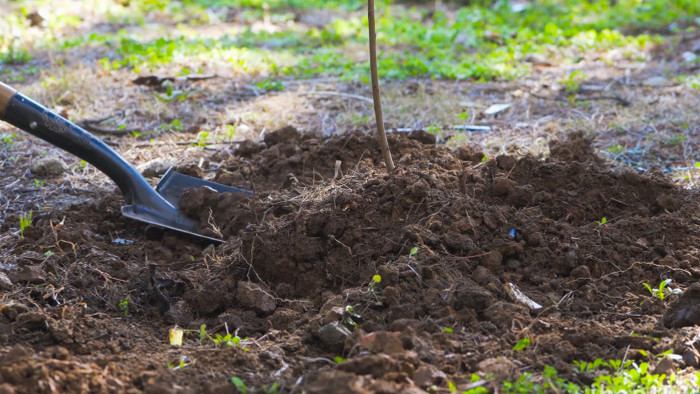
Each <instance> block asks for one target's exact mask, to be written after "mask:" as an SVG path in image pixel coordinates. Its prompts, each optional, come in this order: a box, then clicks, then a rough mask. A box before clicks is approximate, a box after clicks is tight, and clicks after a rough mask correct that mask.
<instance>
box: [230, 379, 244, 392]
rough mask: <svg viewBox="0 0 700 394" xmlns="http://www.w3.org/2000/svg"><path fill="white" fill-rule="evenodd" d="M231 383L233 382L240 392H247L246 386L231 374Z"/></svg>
mask: <svg viewBox="0 0 700 394" xmlns="http://www.w3.org/2000/svg"><path fill="white" fill-rule="evenodd" d="M231 383H233V385H234V386H236V388H237V389H238V391H240V392H241V393H243V394H246V393H247V392H248V387H247V386H246V385H245V383H243V381H242V380H241V379H240V378H239V377H238V376H233V377H232V378H231Z"/></svg>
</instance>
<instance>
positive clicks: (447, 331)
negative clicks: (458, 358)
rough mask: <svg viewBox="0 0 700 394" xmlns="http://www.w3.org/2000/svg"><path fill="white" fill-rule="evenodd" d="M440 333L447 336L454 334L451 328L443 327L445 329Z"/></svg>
mask: <svg viewBox="0 0 700 394" xmlns="http://www.w3.org/2000/svg"><path fill="white" fill-rule="evenodd" d="M442 332H446V333H448V334H452V333H453V332H454V330H453V329H452V327H445V328H443V329H442Z"/></svg>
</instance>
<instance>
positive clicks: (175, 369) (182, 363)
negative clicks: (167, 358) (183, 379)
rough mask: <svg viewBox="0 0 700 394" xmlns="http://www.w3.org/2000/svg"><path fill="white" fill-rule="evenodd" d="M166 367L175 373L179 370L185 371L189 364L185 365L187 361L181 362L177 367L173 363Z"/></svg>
mask: <svg viewBox="0 0 700 394" xmlns="http://www.w3.org/2000/svg"><path fill="white" fill-rule="evenodd" d="M166 365H167V367H168V368H170V369H172V370H173V371H177V370H178V369H183V368H185V367H186V366H187V364H185V360H180V363H179V364H177V365H173V364H171V363H167V364H166Z"/></svg>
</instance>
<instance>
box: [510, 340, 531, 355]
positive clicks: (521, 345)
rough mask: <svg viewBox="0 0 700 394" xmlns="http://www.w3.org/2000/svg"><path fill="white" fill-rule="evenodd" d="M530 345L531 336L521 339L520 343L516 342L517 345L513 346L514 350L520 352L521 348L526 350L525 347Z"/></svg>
mask: <svg viewBox="0 0 700 394" xmlns="http://www.w3.org/2000/svg"><path fill="white" fill-rule="evenodd" d="M528 346H530V338H523V339H521V340H519V341H518V343H516V344H515V346H513V350H515V351H516V352H518V351H521V350H525V348H527V347H528Z"/></svg>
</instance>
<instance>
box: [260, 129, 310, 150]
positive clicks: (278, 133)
mask: <svg viewBox="0 0 700 394" xmlns="http://www.w3.org/2000/svg"><path fill="white" fill-rule="evenodd" d="M300 137H301V133H300V132H299V131H298V130H297V129H296V128H295V127H294V126H285V127H282V128H281V129H277V130H275V131H271V132H269V133H267V134H265V137H264V140H265V145H267V146H268V147H271V146H273V145H277V144H279V143H280V142H285V141H286V142H293V141H296V140H298V139H299V138H300Z"/></svg>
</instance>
